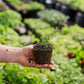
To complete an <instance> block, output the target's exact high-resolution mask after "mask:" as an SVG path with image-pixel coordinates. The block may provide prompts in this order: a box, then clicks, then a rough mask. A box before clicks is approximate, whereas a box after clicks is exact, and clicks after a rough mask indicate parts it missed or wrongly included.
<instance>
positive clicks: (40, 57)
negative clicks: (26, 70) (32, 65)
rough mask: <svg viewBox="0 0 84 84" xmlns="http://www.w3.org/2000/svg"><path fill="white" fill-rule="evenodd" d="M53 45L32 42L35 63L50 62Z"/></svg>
mask: <svg viewBox="0 0 84 84" xmlns="http://www.w3.org/2000/svg"><path fill="white" fill-rule="evenodd" d="M52 51H53V46H52V44H49V43H44V42H43V43H42V42H41V43H36V44H34V56H35V60H36V63H37V64H50V62H51V56H52Z"/></svg>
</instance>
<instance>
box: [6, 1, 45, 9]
mask: <svg viewBox="0 0 84 84" xmlns="http://www.w3.org/2000/svg"><path fill="white" fill-rule="evenodd" d="M7 1H8V2H9V3H10V4H11V5H13V6H14V7H15V8H16V9H18V10H42V9H45V6H44V5H42V4H40V3H38V2H36V1H35V2H31V3H24V2H23V1H21V0H7Z"/></svg>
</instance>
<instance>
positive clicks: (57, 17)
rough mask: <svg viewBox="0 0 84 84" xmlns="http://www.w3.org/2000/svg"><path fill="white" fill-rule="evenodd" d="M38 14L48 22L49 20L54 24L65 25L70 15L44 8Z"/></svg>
mask: <svg viewBox="0 0 84 84" xmlns="http://www.w3.org/2000/svg"><path fill="white" fill-rule="evenodd" d="M38 16H39V17H40V18H41V19H43V20H44V21H46V22H49V24H51V25H52V26H63V25H64V24H66V22H67V20H68V18H69V17H68V16H65V15H64V14H62V13H61V12H59V11H56V10H53V9H51V10H48V9H46V10H43V11H40V12H38Z"/></svg>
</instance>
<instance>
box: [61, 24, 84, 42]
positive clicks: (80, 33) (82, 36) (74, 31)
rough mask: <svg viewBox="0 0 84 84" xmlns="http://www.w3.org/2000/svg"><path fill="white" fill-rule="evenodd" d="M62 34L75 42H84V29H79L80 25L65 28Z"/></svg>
mask: <svg viewBox="0 0 84 84" xmlns="http://www.w3.org/2000/svg"><path fill="white" fill-rule="evenodd" d="M62 33H63V34H65V35H69V36H70V37H72V38H73V39H74V40H77V41H79V42H80V41H84V29H83V28H82V27H79V26H78V25H74V26H71V27H64V28H63V29H62Z"/></svg>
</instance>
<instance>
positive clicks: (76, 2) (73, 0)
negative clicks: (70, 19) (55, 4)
mask: <svg viewBox="0 0 84 84" xmlns="http://www.w3.org/2000/svg"><path fill="white" fill-rule="evenodd" d="M58 1H61V2H63V3H65V4H68V5H70V6H71V7H73V8H74V9H79V10H81V11H84V0H58Z"/></svg>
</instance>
